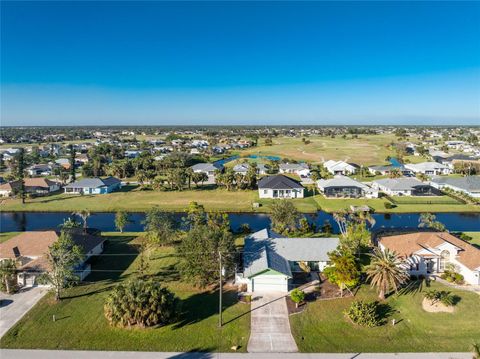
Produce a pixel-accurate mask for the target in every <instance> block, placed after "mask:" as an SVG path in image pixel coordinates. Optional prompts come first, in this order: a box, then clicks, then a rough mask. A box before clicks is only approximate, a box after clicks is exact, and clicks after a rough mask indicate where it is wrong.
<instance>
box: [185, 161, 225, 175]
mask: <svg viewBox="0 0 480 359" xmlns="http://www.w3.org/2000/svg"><path fill="white" fill-rule="evenodd" d="M190 168H191V169H192V170H193V172H195V173H205V174H206V175H208V176H213V175H214V174H215V171H217V170H220V169H221V168H222V167H221V166H217V165H215V164H214V163H197V164H195V165H193V166H192V167H190Z"/></svg>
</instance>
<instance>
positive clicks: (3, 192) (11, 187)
mask: <svg viewBox="0 0 480 359" xmlns="http://www.w3.org/2000/svg"><path fill="white" fill-rule="evenodd" d="M21 186H22V182H21V181H11V182H6V183H3V184H1V185H0V197H12V196H14V195H16V194H17V193H18V192H19V191H20V187H21Z"/></svg>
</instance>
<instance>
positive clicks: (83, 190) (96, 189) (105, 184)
mask: <svg viewBox="0 0 480 359" xmlns="http://www.w3.org/2000/svg"><path fill="white" fill-rule="evenodd" d="M121 186H122V182H121V181H120V180H119V179H118V178H115V177H107V178H103V179H102V178H100V177H93V178H83V179H81V180H79V181H76V182H74V183H70V184H68V185H66V186H65V187H64V188H65V193H70V194H105V193H110V192H113V191H116V190H118V189H120V188H121Z"/></svg>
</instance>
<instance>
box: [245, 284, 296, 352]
mask: <svg viewBox="0 0 480 359" xmlns="http://www.w3.org/2000/svg"><path fill="white" fill-rule="evenodd" d="M256 296H257V297H259V299H256V300H254V301H253V302H252V312H251V313H250V317H251V325H250V339H249V341H248V346H247V351H248V352H249V353H267V352H275V353H294V352H297V351H298V348H297V344H296V343H295V340H294V339H293V336H292V332H291V331H290V322H289V319H288V309H287V303H286V301H285V294H283V293H265V294H257V295H256Z"/></svg>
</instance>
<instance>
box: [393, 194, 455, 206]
mask: <svg viewBox="0 0 480 359" xmlns="http://www.w3.org/2000/svg"><path fill="white" fill-rule="evenodd" d="M392 200H393V201H394V202H395V204H397V205H401V204H447V205H463V203H462V202H460V201H459V200H457V199H455V198H452V197H450V196H425V197H423V196H422V197H416V196H393V197H392Z"/></svg>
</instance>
